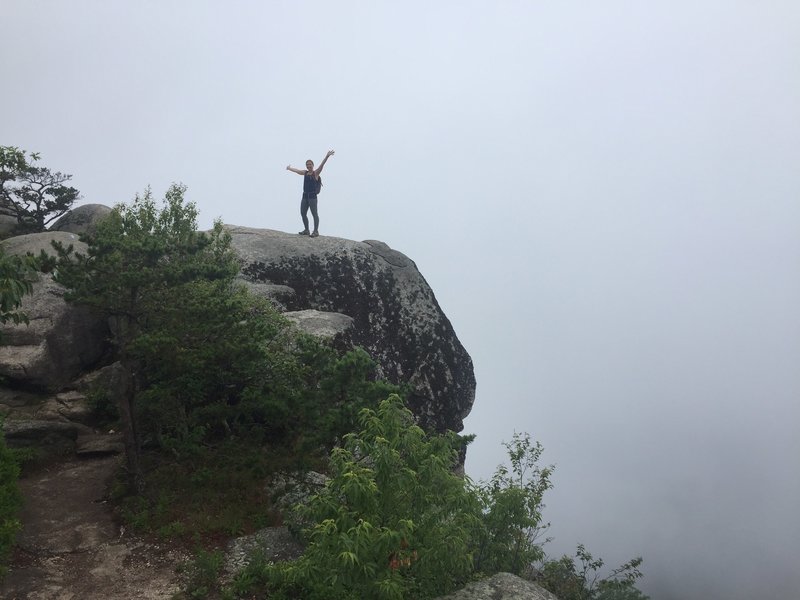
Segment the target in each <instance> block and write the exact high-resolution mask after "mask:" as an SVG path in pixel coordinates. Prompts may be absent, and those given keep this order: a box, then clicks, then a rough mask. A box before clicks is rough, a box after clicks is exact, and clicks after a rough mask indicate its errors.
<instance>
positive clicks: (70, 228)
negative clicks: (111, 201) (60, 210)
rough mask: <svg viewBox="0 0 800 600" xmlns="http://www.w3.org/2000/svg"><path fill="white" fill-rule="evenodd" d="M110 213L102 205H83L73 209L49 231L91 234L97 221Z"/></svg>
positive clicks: (109, 210) (107, 208)
mask: <svg viewBox="0 0 800 600" xmlns="http://www.w3.org/2000/svg"><path fill="white" fill-rule="evenodd" d="M109 213H111V209H110V208H109V207H107V206H105V205H103V204H84V205H83V206H78V207H77V208H73V209H72V210H71V211H69V212H68V213H66V214H65V215H64V216H62V217H61V218H60V219H58V220H57V221H56V222H55V223H53V225H51V227H50V230H51V231H66V232H69V233H77V234H81V233H91V232H92V231H93V229H94V227H95V225H96V223H97V221H98V220H99V219H102V218H103V217H105V216H106V215H108V214H109Z"/></svg>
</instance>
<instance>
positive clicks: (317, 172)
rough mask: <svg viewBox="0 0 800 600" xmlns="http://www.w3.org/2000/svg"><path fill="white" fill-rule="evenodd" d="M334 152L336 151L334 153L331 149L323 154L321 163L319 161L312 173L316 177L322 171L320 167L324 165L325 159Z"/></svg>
mask: <svg viewBox="0 0 800 600" xmlns="http://www.w3.org/2000/svg"><path fill="white" fill-rule="evenodd" d="M334 154H336V153H335V152H334V151H333V150H328V153H327V154H326V155H325V158H323V159H322V162H321V163H319V166H318V167H317V170H316V171H314V174H315V175H316V176H317V177H319V174H320V173H322V167H324V166H325V161H327V160H328V159H329V158H330V157H331V156H333V155H334Z"/></svg>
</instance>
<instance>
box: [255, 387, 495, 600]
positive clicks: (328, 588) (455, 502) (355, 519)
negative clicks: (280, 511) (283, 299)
mask: <svg viewBox="0 0 800 600" xmlns="http://www.w3.org/2000/svg"><path fill="white" fill-rule="evenodd" d="M360 423H361V428H362V429H361V430H360V431H359V432H358V433H353V434H348V435H346V436H345V438H344V446H343V447H339V448H335V449H334V450H333V452H332V453H331V479H330V481H329V483H328V485H327V486H326V488H325V489H324V490H323V491H322V492H320V493H319V494H317V495H316V496H314V497H312V498H311V500H310V501H309V502H308V503H307V504H304V505H301V506H298V507H297V511H298V514H299V516H300V518H301V519H302V520H304V521H306V522H309V523H311V525H310V526H309V527H308V529H307V530H306V536H307V540H308V546H307V549H306V552H305V553H304V555H303V556H302V557H301V558H300V559H298V560H297V561H294V562H292V563H286V564H278V565H274V566H265V567H263V569H262V572H261V573H260V577H261V582H262V583H263V584H265V585H266V586H267V588H268V589H269V593H270V597H273V596H274V597H276V598H281V597H287V598H289V597H292V598H294V597H303V598H404V597H409V598H411V597H413V598H426V597H432V596H435V595H437V594H442V593H447V592H448V591H450V590H451V589H453V588H454V587H455V586H456V585H458V584H460V583H463V582H464V581H466V580H467V579H468V578H469V576H470V574H471V573H472V555H471V549H470V543H471V540H472V539H473V536H474V531H475V528H476V527H478V526H479V524H480V520H479V517H478V513H479V512H480V506H479V504H478V501H477V497H476V496H475V495H474V494H473V493H472V492H471V491H470V487H469V482H468V480H466V479H464V478H462V477H460V476H458V475H456V474H455V473H454V472H453V469H454V467H455V465H456V463H457V459H458V453H457V448H459V447H460V444H461V441H460V439H459V438H458V436H456V435H455V434H453V433H449V434H447V435H442V436H433V437H429V436H427V435H426V434H425V432H423V431H422V429H420V428H419V427H418V426H416V425H415V424H414V420H413V417H412V415H411V412H410V411H408V409H406V408H405V407H404V406H403V403H402V400H401V399H400V397H399V396H397V395H392V396H390V397H389V398H388V399H387V400H384V401H383V402H381V404H380V406H379V407H378V409H377V410H372V409H363V410H362V411H361V415H360ZM246 577H248V578H249V579H250V580H253V579H254V573H253V571H252V570H250V571H248V572H247V574H246Z"/></svg>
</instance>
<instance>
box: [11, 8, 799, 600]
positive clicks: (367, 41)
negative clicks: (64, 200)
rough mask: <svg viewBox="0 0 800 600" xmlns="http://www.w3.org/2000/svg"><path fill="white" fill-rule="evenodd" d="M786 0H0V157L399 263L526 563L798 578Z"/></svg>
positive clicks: (795, 96) (660, 585) (123, 196)
mask: <svg viewBox="0 0 800 600" xmlns="http://www.w3.org/2000/svg"><path fill="white" fill-rule="evenodd" d="M799 40H800V4H798V3H797V2H796V1H794V0H791V1H789V0H787V1H779V0H774V1H773V0H759V1H756V0H752V1H748V2H745V1H736V0H727V1H723V0H718V1H713V0H695V1H691V2H689V1H684V0H672V1H670V2H666V1H650V2H635V1H633V0H629V1H613V0H607V1H603V2H575V1H569V0H563V1H561V2H545V1H527V2H522V1H519V2H511V1H506V2H503V1H498V2H491V3H490V2H488V1H487V2H470V1H460V2H455V1H444V0H443V1H440V2H418V1H406V2H402V3H401V2H366V1H364V2H342V1H340V2H335V3H334V2H329V3H323V2H304V1H297V0H294V1H292V2H289V1H285V2H278V1H274V2H255V1H253V2H230V1H228V2H224V3H223V2H199V1H192V2H189V1H188V0H187V1H178V0H173V1H166V2H163V1H161V2H156V1H139V2H122V1H109V0H103V1H91V2H90V1H79V0H75V1H72V2H64V1H61V2H57V1H49V2H45V1H36V0H25V1H23V0H3V2H2V4H0V81H2V87H3V91H2V93H0V112H1V113H2V115H3V117H2V120H1V121H0V144H3V145H16V146H19V147H22V148H24V149H27V150H32V151H38V152H40V153H41V154H42V159H43V164H45V165H47V166H49V167H51V168H54V169H58V170H61V171H64V172H67V173H72V174H73V175H74V179H73V183H74V185H75V186H76V187H78V188H79V189H80V190H81V191H82V193H83V199H82V201H81V202H82V203H95V202H98V203H103V204H109V205H111V204H114V203H117V202H124V201H129V200H130V199H132V198H133V196H134V194H135V193H136V192H141V191H142V190H143V189H144V188H145V186H147V185H148V184H149V185H151V186H152V187H153V190H154V192H155V193H156V194H157V195H158V196H160V195H161V194H163V192H164V190H165V189H166V187H167V186H168V185H169V183H170V182H172V181H182V182H184V183H186V184H187V185H188V186H189V198H190V199H191V200H193V201H194V202H196V203H197V205H198V208H199V209H200V211H201V226H203V227H207V226H209V225H210V224H211V222H212V221H213V219H214V218H217V217H221V218H222V220H223V221H225V222H227V223H231V224H237V225H248V226H253V227H265V228H272V229H279V230H283V231H297V230H299V229H300V227H301V224H300V219H299V216H298V208H299V199H300V191H301V179H300V178H299V177H297V176H296V175H293V174H291V173H287V172H286V171H285V170H284V168H285V166H286V165H287V164H289V163H291V164H292V165H293V166H298V167H300V166H302V164H303V162H304V161H305V159H306V158H312V159H313V160H315V161H317V162H318V161H319V160H320V159H321V158H322V157H323V156H324V153H325V151H327V150H328V149H329V148H335V149H336V155H335V156H334V157H333V158H332V159H331V160H330V162H329V163H328V165H327V166H326V169H325V173H324V176H323V178H324V180H325V188H324V192H323V194H322V196H320V214H321V226H320V230H321V232H322V234H323V235H335V236H339V237H346V238H350V239H355V240H363V239H379V240H383V241H385V242H386V243H388V244H389V245H390V246H392V247H393V248H395V249H397V250H400V251H401V252H404V253H405V254H407V255H408V256H409V257H410V258H412V259H413V260H414V261H415V262H416V263H417V265H418V267H419V268H420V270H421V272H422V273H423V275H424V276H425V277H426V279H427V280H428V282H429V283H430V284H431V286H432V287H433V289H434V291H435V293H436V295H437V298H438V299H439V302H440V303H441V305H442V307H443V309H444V310H445V312H446V313H447V315H448V316H449V317H450V319H451V321H452V322H453V325H454V327H455V329H456V331H457V333H458V335H459V337H460V338H461V340H462V342H463V343H464V345H465V346H466V348H467V350H468V351H469V352H470V354H471V355H472V357H473V360H474V362H475V371H476V376H477V380H478V390H477V399H476V403H475V407H474V410H473V412H472V415H471V416H470V417H469V418H468V420H467V422H466V432H469V433H476V434H477V435H478V439H477V441H476V442H475V443H474V445H473V446H472V448H471V450H470V455H469V458H468V463H467V468H468V472H469V473H470V474H471V475H472V476H473V477H474V478H486V477H488V476H489V475H490V474H491V472H492V470H493V468H494V466H495V465H496V464H497V463H499V462H501V461H502V460H503V458H504V449H503V448H502V446H501V444H500V443H501V441H502V440H508V439H510V437H511V435H512V433H513V432H514V431H515V430H517V431H529V432H530V433H531V434H532V435H533V436H534V437H535V438H536V439H539V440H540V441H541V442H542V443H543V444H544V446H545V448H546V452H545V460H546V462H552V463H556V464H557V471H556V475H555V477H554V483H555V489H554V490H552V491H551V492H550V493H549V495H548V497H547V505H548V506H547V511H546V513H547V514H546V516H547V518H548V519H549V520H550V521H551V522H552V524H553V526H552V529H551V532H550V533H551V535H554V536H555V538H556V539H555V541H554V542H553V543H552V544H551V545H550V548H549V550H550V553H551V554H553V555H558V554H560V553H561V552H570V551H572V550H574V547H575V545H576V544H577V543H578V542H584V543H586V545H587V546H588V547H589V549H590V550H591V551H592V552H594V553H595V554H596V555H600V556H603V557H604V558H606V559H607V561H608V562H609V563H613V564H619V563H621V562H623V561H625V560H627V559H629V558H631V557H633V556H636V555H639V554H641V555H643V556H644V558H645V563H644V571H645V574H646V577H645V580H644V583H643V586H642V587H643V589H645V590H646V591H647V592H648V593H651V594H652V595H653V597H654V600H701V599H702V600H708V599H714V598H726V599H733V600H739V599H741V600H744V599H750V598H756V597H758V598H789V597H795V596H796V595H797V589H799V588H800V569H798V568H797V565H798V562H800V519H799V518H798V516H797V507H798V506H800V441H798V440H800V435H798V434H799V433H800V431H799V430H800V426H799V425H798V423H799V422H800V419H799V418H798V417H800V415H799V414H798V413H799V412H800V411H799V410H798V397H799V394H800V369H799V368H798V365H800V278H798V267H799V266H800V235H798V234H800V169H799V168H798V162H799V160H798V159H800V41H799Z"/></svg>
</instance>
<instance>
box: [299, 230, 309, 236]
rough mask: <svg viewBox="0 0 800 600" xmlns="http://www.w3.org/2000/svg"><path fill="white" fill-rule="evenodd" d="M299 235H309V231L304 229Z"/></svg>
mask: <svg viewBox="0 0 800 600" xmlns="http://www.w3.org/2000/svg"><path fill="white" fill-rule="evenodd" d="M297 235H308V229H303V231H298V232H297Z"/></svg>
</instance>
